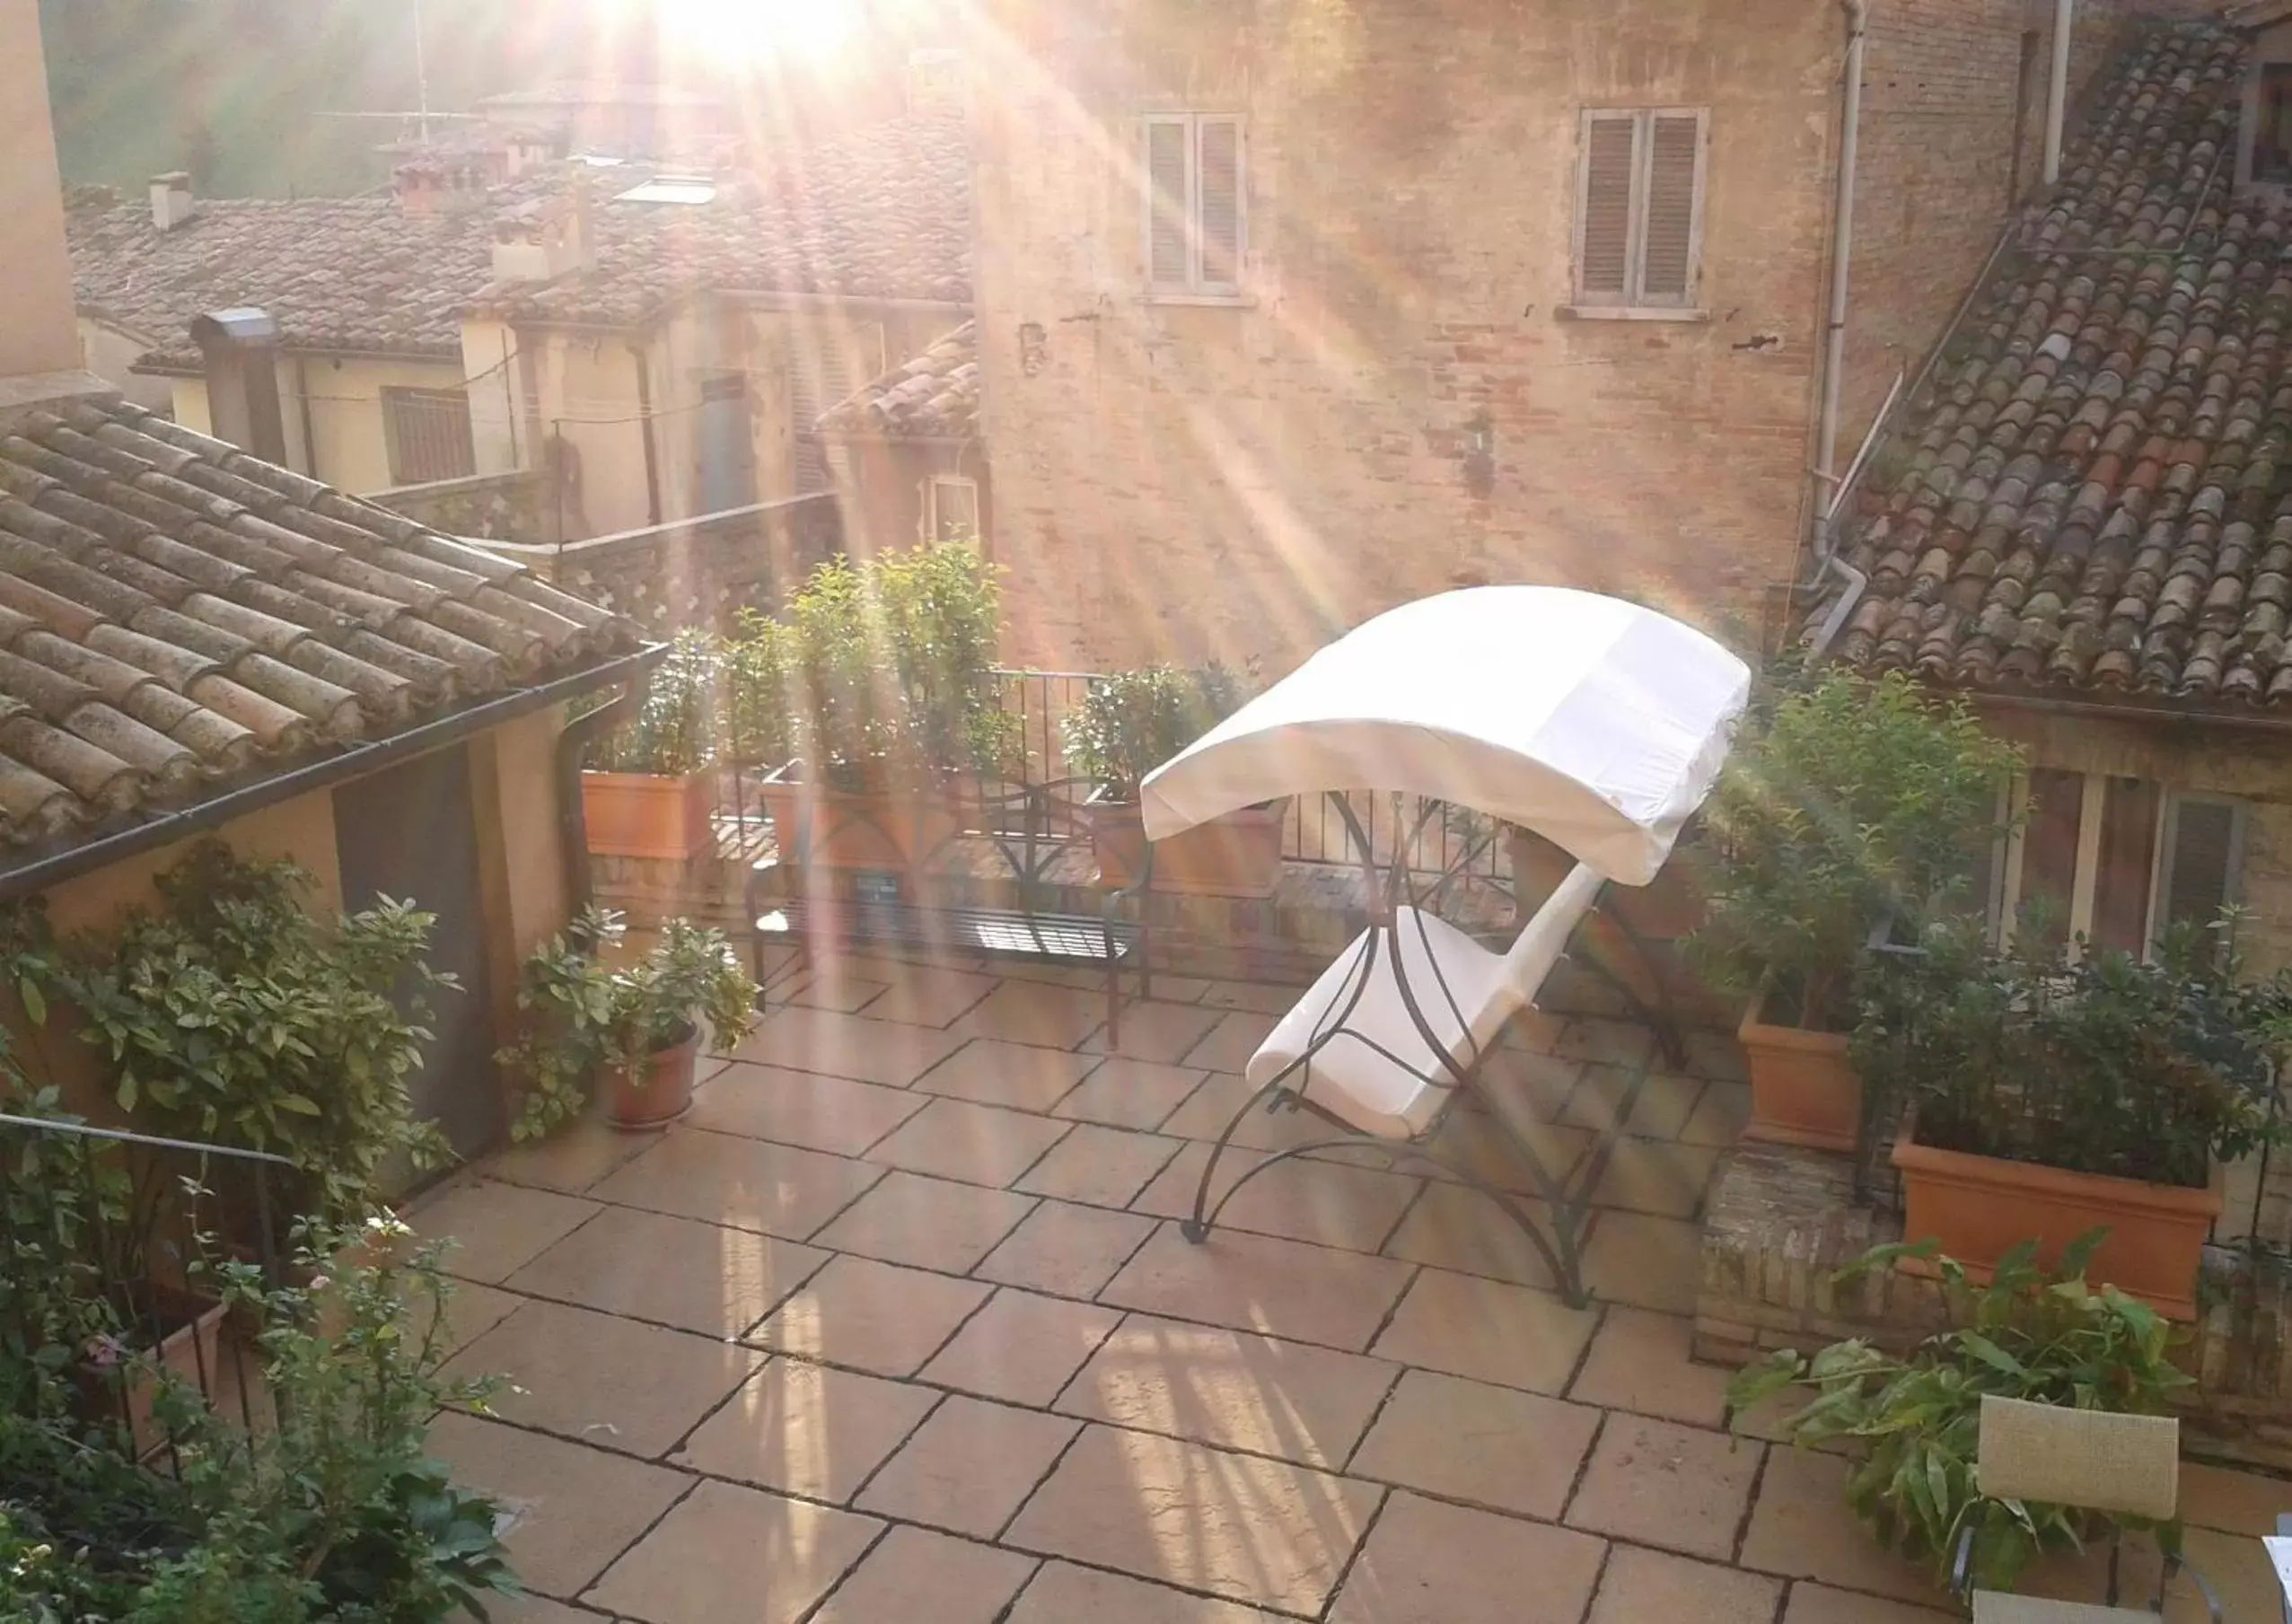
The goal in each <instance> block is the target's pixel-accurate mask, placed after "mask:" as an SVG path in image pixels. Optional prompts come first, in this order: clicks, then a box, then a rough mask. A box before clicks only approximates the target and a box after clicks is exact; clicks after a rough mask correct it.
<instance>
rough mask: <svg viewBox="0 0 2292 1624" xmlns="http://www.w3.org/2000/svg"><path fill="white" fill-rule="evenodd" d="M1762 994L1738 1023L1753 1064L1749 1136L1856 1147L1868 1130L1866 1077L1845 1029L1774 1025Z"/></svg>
mask: <svg viewBox="0 0 2292 1624" xmlns="http://www.w3.org/2000/svg"><path fill="white" fill-rule="evenodd" d="M1766 1002H1767V1001H1766V998H1765V997H1764V996H1760V997H1758V998H1754V999H1753V1000H1752V1005H1751V1007H1750V1008H1749V1009H1747V1010H1745V1011H1744V1012H1743V1023H1742V1024H1741V1025H1740V1026H1738V1027H1736V1028H1735V1040H1736V1041H1738V1042H1739V1043H1741V1044H1742V1045H1743V1058H1744V1060H1745V1061H1746V1062H1748V1063H1749V1065H1750V1067H1751V1121H1750V1124H1749V1125H1748V1126H1747V1127H1745V1128H1743V1137H1744V1138H1746V1139H1762V1140H1765V1141H1766V1142H1767V1143H1769V1144H1770V1145H1805V1146H1810V1147H1812V1148H1813V1149H1815V1150H1835V1151H1843V1152H1848V1153H1851V1152H1852V1151H1853V1150H1854V1148H1855V1145H1856V1142H1857V1135H1859V1133H1860V1132H1861V1130H1862V1079H1861V1078H1860V1077H1858V1076H1857V1075H1855V1070H1854V1064H1853V1062H1852V1061H1850V1060H1849V1059H1848V1058H1847V1035H1846V1033H1844V1032H1834V1031H1805V1030H1804V1029H1802V1028H1800V1027H1796V1026H1769V1025H1768V1024H1767V1023H1766V1022H1765V1021H1763V1020H1761V1015H1762V1014H1764V1012H1765V1008H1766Z"/></svg>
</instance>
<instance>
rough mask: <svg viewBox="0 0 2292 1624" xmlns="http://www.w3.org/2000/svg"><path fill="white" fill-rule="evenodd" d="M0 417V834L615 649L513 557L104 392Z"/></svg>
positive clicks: (270, 764) (175, 800)
mask: <svg viewBox="0 0 2292 1624" xmlns="http://www.w3.org/2000/svg"><path fill="white" fill-rule="evenodd" d="M284 471H285V470H277V469H274V468H271V467H270V466H269V465H268V464H265V463H262V462H260V461H257V460H256V459H254V458H252V457H250V456H248V455H246V454H245V453H244V452H240V451H239V450H237V449H236V448H234V447H233V446H229V445H225V444H224V443H222V442H220V441H216V440H211V439H208V438H207V437H206V436H205V435H199V434H196V433H194V432H192V431H191V430H189V429H185V428H182V427H180V426H177V425H175V424H173V423H170V422H167V421H165V420H164V419H162V418H158V417H152V416H150V415H149V414H147V413H145V412H144V411H142V410H140V409H139V408H136V407H133V406H129V405H127V404H125V403H123V402H121V401H119V400H118V399H116V398H113V397H110V396H108V395H105V396H93V397H80V398H75V399H67V400H61V401H58V402H56V403H54V404H53V405H52V406H51V407H50V408H46V409H33V410H30V411H27V412H23V413H21V414H16V415H15V421H14V422H13V432H11V433H7V434H5V435H0V489H4V490H6V491H8V492H10V493H11V494H10V495H8V496H0V845H14V846H22V845H23V844H25V843H27V842H33V841H40V840H45V839H48V838H51V837H55V836H57V835H59V834H61V833H64V832H67V831H69V830H74V829H90V828H94V827H95V826H100V825H102V824H104V823H106V822H109V821H124V820H127V819H128V818H131V817H134V816H139V815H147V814H149V813H151V812H157V811H164V810H167V809H170V808H171V807H174V806H179V805H182V804H186V803H190V802H193V801H196V800H198V799H200V798H202V797H203V796H205V795H206V794H213V793H217V792H219V791H220V790H222V789H224V788H227V787H230V786H232V785H233V784H235V783H238V782H241V781H244V780H246V779H248V778H250V777H259V776H262V775H264V774H266V773H269V772H276V771H279V770H283V769H285V768H288V767H292V766H294V765H296V764H297V759H298V758H300V757H303V756H304V755H306V754H307V753H308V752H310V751H312V750H313V749H315V748H317V747H319V746H321V744H324V743H329V742H331V743H337V744H341V743H352V742H369V741H372V740H375V739H379V738H382V737H386V736H387V735H389V734H390V733H393V732H397V731H399V730H400V729H403V728H405V727H408V726H410V725H412V724H416V723H417V722H420V721H423V720H426V719H427V718H428V717H430V716H432V715H436V714H438V713H440V712H442V711H443V710H444V709H446V708H448V707H452V706H454V705H457V704H461V703H463V702H467V701H470V700H474V699H481V698H486V697H488V696H491V695H494V694H496V693H499V692H500V691H502V690H504V689H507V688H509V687H511V686H513V685H515V684H521V683H524V682H527V681H531V680H546V679H549V678H553V677H556V676H560V675H568V674H571V673H573V672H578V671H579V670H580V669H582V668H583V667H584V666H585V665H589V664H593V663H597V662H598V661H600V660H601V659H602V658H603V657H605V656H608V655H610V654H615V653H618V652H619V651H622V650H625V649H628V648H633V647H634V646H635V645H636V642H637V636H636V629H635V628H634V627H633V626H632V625H631V624H630V623H629V622H628V621H626V620H624V619H620V618H619V617H618V616H614V615H610V614H608V613H606V612H605V611H603V610H599V609H596V608H593V606H591V605H589V604H585V603H582V602H580V601H577V600H575V599H572V598H569V597H567V596H566V594H565V593H560V592H558V590H557V589H556V588H554V587H552V586H549V585H548V584H546V583H543V582H540V581H536V580H533V579H532V578H531V576H530V575H528V574H527V572H526V571H525V570H524V569H523V567H522V566H518V565H514V564H511V563H508V562H506V561H505V560H503V559H500V558H497V557H494V556H493V555H491V554H487V553H484V552H481V551H479V550H478V549H473V548H471V547H470V546H469V545H468V544H466V543H464V542H461V541H458V540H453V539H452V538H450V537H446V536H441V535H437V534H435V533H434V532H432V531H426V530H424V529H423V528H422V527H421V526H419V525H417V524H414V523H412V522H410V521H408V520H405V519H403V518H401V517H400V516H399V515H397V514H385V513H383V512H382V510H380V509H378V508H371V507H368V506H367V505H365V504H364V503H360V502H356V501H355V500H353V499H351V498H349V497H347V496H341V495H340V494H338V493H337V492H334V491H331V490H329V489H328V488H327V487H323V486H319V485H316V484H314V483H312V482H311V481H308V480H303V479H301V478H300V477H299V476H294V477H290V478H286V479H280V478H276V477H275V476H277V475H278V474H281V473H283V472H284Z"/></svg>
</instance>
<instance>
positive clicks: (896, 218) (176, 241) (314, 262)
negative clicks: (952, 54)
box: [69, 117, 970, 368]
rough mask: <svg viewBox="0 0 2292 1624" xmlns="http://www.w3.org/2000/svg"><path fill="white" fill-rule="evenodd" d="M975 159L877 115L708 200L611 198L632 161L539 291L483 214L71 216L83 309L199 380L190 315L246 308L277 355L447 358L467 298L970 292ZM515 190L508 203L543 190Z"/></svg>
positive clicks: (138, 208) (202, 207)
mask: <svg viewBox="0 0 2292 1624" xmlns="http://www.w3.org/2000/svg"><path fill="white" fill-rule="evenodd" d="M650 172H651V171H649V170H647V169H645V168H644V167H643V166H639V165H622V166H619V167H617V168H608V169H599V170H594V171H592V172H591V180H592V184H593V193H594V197H595V199H596V200H595V203H594V206H593V221H594V224H595V229H596V233H597V267H596V268H595V269H594V270H593V271H591V272H589V273H586V274H584V275H582V276H578V277H567V278H565V279H563V280H561V281H558V282H556V283H551V284H549V285H544V286H538V287H537V286H526V285H495V284H494V283H493V237H494V221H495V215H496V213H497V212H498V211H497V210H496V209H494V208H487V207H480V208H477V209H473V210H468V211H464V212H454V211H451V210H448V211H443V212H439V213H435V214H428V215H423V214H408V212H407V211H406V210H405V209H403V208H401V207H400V206H399V205H398V204H397V203H396V202H395V201H393V200H392V199H391V198H372V197H369V198H303V199H299V200H294V201H283V200H268V199H208V198H203V199H201V200H200V201H199V203H198V206H197V207H196V209H195V210H194V211H193V213H192V215H191V217H190V219H189V221H187V222H186V223H184V224H181V225H180V226H178V227H176V228H175V229H174V230H172V231H167V232H162V231H160V230H158V229H157V228H156V227H154V225H153V224H152V220H151V212H150V210H149V208H148V207H147V206H145V203H143V202H142V201H141V200H137V201H134V202H127V203H119V204H114V205H111V206H99V207H83V208H79V209H75V210H74V211H73V213H72V214H71V215H70V220H69V224H70V234H71V249H72V265H73V273H74V279H75V287H76V291H77V295H78V299H79V303H80V307H81V308H82V309H83V311H86V312H92V313H95V314H100V315H101V316H103V317H105V318H107V319H109V320H111V321H113V322H115V323H117V324H118V325H119V326H121V327H123V328H126V329H128V330H130V331H132V332H135V333H137V334H140V335H142V336H144V337H145V338H147V339H149V340H150V342H151V343H152V344H153V345H154V354H153V356H150V357H148V358H147V359H148V360H149V361H150V362H151V363H152V364H157V365H162V366H167V367H176V368H196V367H197V365H198V352H197V351H196V350H195V349H193V348H191V347H190V345H189V329H190V323H191V321H192V319H193V318H194V317H197V316H198V315H200V314H202V313H204V312H208V311H212V310H217V309H224V308H231V307H236V306H241V305H258V306H260V307H261V308H263V309H265V310H267V311H268V312H270V313H271V315H272V316H274V317H275V318H277V320H278V323H279V326H280V329H281V332H282V335H283V338H284V342H285V344H286V345H287V346H288V347H290V348H301V349H314V350H352V351H364V352H370V353H381V354H389V355H410V356H456V355H459V354H460V353H461V314H462V312H465V311H467V310H468V309H470V307H471V306H473V305H474V304H477V303H485V304H486V305H487V306H488V307H489V308H495V309H499V310H501V311H504V312H509V313H513V314H525V315H532V316H547V317H553V318H556V319H558V320H584V321H602V322H610V323H622V324H627V323H634V322H637V321H638V320H642V319H644V318H645V317H646V316H647V315H649V314H650V313H651V312H654V310H655V309H656V308H657V307H658V306H659V305H660V304H662V303H663V302H664V301H667V300H671V299H673V298H675V297H677V296H678V295H680V294H683V293H686V292H689V291H691V290H694V289H699V288H712V289H719V290H724V291H731V292H751V293H761V292H783V293H814V294H845V295H847V296H851V297H874V298H899V299H929V300H940V301H944V302H947V303H964V302H966V301H968V300H969V299H970V155H969V151H968V149H967V147H966V146H965V144H964V136H963V128H962V122H961V120H960V119H949V118H944V117H928V118H913V119H891V120H886V121H883V122H881V123H877V124H874V125H870V126H867V127H864V128H861V129H857V130H854V131H850V132H847V133H845V134H842V135H839V136H835V137H833V138H831V139H829V140H825V141H822V142H821V143H819V144H818V145H813V146H811V147H808V148H805V149H803V150H800V151H796V152H793V153H790V154H787V155H786V157H784V158H783V159H781V160H780V161H779V162H777V164H776V165H775V166H773V167H772V168H770V169H769V170H768V171H765V172H764V173H762V174H761V175H760V176H757V177H746V178H739V179H734V178H732V177H725V178H723V179H722V180H720V181H719V182H718V188H719V189H718V192H717V196H716V199H715V200H714V201H713V202H709V203H705V204H689V205H687V204H659V203H622V202H619V201H616V200H615V198H616V197H617V195H618V194H619V193H620V192H624V191H627V190H628V189H631V188H633V187H635V186H636V185H637V184H638V183H639V182H640V181H642V180H645V179H646V178H647V176H648V174H649V173H650ZM547 190H548V185H547V184H546V183H542V182H536V181H534V180H531V179H530V178H529V179H524V180H519V181H518V182H516V183H514V185H513V186H512V187H509V188H505V189H502V190H501V192H500V193H499V194H498V201H499V202H500V203H502V204H503V205H505V206H508V205H514V204H515V203H519V202H530V201H531V200H532V199H533V198H535V197H536V196H538V195H545V194H546V192H547Z"/></svg>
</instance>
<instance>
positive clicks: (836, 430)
mask: <svg viewBox="0 0 2292 1624" xmlns="http://www.w3.org/2000/svg"><path fill="white" fill-rule="evenodd" d="M819 427H820V432H821V434H823V435H869V436H881V437H883V438H886V439H894V440H900V439H935V440H967V439H970V438H971V437H972V436H973V435H977V434H978V433H979V324H978V323H977V322H975V321H966V322H964V323H963V324H962V326H961V327H959V328H957V329H955V330H954V331H953V332H952V333H949V334H948V335H947V336H946V337H945V338H940V339H938V340H936V341H935V342H934V343H933V344H932V345H931V346H930V347H928V348H926V350H925V351H924V352H923V353H922V354H921V355H919V356H916V357H915V359H914V360H912V361H909V362H906V363H904V364H901V365H899V366H895V367H893V368H892V369H891V371H890V372H887V373H883V375H882V376H881V377H878V378H872V379H870V380H869V381H868V382H867V383H866V384H865V385H864V386H863V387H862V388H861V389H860V390H859V391H858V392H857V393H856V394H854V395H853V396H852V397H851V399H848V400H845V401H843V402H841V403H840V404H839V405H837V406H836V407H834V408H831V409H830V411H828V412H827V413H825V414H824V415H822V417H821V419H820V425H819Z"/></svg>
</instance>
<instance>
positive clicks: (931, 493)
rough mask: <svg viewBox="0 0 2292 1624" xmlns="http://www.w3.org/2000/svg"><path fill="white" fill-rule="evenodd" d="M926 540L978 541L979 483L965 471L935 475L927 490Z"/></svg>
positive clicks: (925, 506) (925, 512) (925, 511)
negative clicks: (965, 475) (962, 472)
mask: <svg viewBox="0 0 2292 1624" xmlns="http://www.w3.org/2000/svg"><path fill="white" fill-rule="evenodd" d="M924 496H925V503H924V539H925V540H928V541H977V540H979V539H980V536H979V485H978V482H977V481H975V480H972V479H970V478H965V477H963V476H962V475H961V474H934V475H932V476H931V481H930V484H929V486H928V487H926V490H925V492H924Z"/></svg>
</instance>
